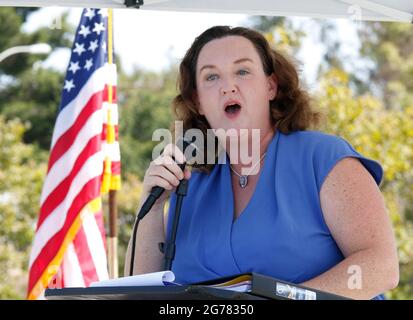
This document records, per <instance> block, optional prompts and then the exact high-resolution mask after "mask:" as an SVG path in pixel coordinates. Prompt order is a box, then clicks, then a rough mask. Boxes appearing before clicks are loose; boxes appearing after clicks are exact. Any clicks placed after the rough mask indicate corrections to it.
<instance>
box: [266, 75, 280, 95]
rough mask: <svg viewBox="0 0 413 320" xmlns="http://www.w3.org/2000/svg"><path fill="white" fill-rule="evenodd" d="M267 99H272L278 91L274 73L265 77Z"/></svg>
mask: <svg viewBox="0 0 413 320" xmlns="http://www.w3.org/2000/svg"><path fill="white" fill-rule="evenodd" d="M267 80H268V95H269V100H270V101H271V100H274V99H275V98H276V97H277V93H278V79H277V77H276V75H275V74H274V73H271V75H269V76H268V77H267Z"/></svg>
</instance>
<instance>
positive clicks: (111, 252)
mask: <svg viewBox="0 0 413 320" xmlns="http://www.w3.org/2000/svg"><path fill="white" fill-rule="evenodd" d="M108 63H109V64H113V11H112V9H109V10H108ZM108 91H109V92H108V102H109V103H110V104H111V103H113V88H112V85H109V87H108ZM116 192H117V190H109V195H108V197H109V237H108V262H109V277H110V278H111V279H114V278H117V277H118V230H117V229H118V228H117V219H118V209H117V197H116V195H117V194H116Z"/></svg>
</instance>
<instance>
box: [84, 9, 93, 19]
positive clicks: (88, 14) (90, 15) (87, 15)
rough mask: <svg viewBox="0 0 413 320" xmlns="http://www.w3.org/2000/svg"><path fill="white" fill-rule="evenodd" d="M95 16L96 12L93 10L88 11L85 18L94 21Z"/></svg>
mask: <svg viewBox="0 0 413 320" xmlns="http://www.w3.org/2000/svg"><path fill="white" fill-rule="evenodd" d="M94 16H95V10H93V9H86V13H85V17H88V18H89V19H92V18H93V17H94Z"/></svg>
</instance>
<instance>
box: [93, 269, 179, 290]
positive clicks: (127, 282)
mask: <svg viewBox="0 0 413 320" xmlns="http://www.w3.org/2000/svg"><path fill="white" fill-rule="evenodd" d="M174 280H175V275H174V273H173V272H172V271H160V272H153V273H145V274H139V275H136V276H130V277H123V278H117V279H110V280H103V281H98V282H92V283H91V285H90V286H91V287H134V286H168V285H179V284H178V283H175V282H174Z"/></svg>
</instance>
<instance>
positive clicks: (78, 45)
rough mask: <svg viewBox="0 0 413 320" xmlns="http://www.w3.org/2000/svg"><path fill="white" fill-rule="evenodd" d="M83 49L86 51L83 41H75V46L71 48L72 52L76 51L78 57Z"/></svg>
mask: <svg viewBox="0 0 413 320" xmlns="http://www.w3.org/2000/svg"><path fill="white" fill-rule="evenodd" d="M85 51H86V49H85V46H84V44H83V43H80V44H79V43H77V42H75V48H74V49H73V52H76V53H77V54H78V55H79V57H80V56H81V55H82V53H83V52H85Z"/></svg>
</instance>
